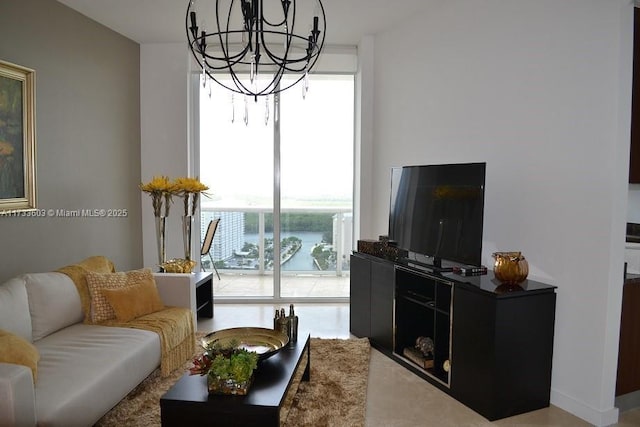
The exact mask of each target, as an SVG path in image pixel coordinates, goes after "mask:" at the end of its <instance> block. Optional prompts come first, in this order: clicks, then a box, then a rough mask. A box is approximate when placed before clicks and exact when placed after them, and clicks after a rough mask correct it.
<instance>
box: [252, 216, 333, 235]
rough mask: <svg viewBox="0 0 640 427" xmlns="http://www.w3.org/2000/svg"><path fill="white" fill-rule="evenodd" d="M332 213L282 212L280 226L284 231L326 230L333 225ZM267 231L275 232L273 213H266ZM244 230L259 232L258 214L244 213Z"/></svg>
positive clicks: (265, 224)
mask: <svg viewBox="0 0 640 427" xmlns="http://www.w3.org/2000/svg"><path fill="white" fill-rule="evenodd" d="M333 215H334V214H332V213H313V214H310V213H291V214H282V215H281V217H280V227H281V231H282V232H290V231H317V232H326V231H327V230H331V229H332V227H333ZM264 230H265V232H273V214H264ZM244 231H245V232H247V233H257V232H258V214H257V213H254V212H247V213H245V215H244Z"/></svg>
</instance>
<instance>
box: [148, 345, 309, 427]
mask: <svg viewBox="0 0 640 427" xmlns="http://www.w3.org/2000/svg"><path fill="white" fill-rule="evenodd" d="M310 368H311V354H310V335H308V334H307V336H306V339H305V338H302V337H301V338H299V339H298V342H297V343H295V345H293V346H288V347H286V348H283V349H282V350H280V351H279V352H278V353H276V354H275V355H273V356H271V357H270V358H268V359H267V360H263V361H262V362H260V365H259V366H258V369H257V370H256V372H255V376H254V381H253V384H252V385H251V388H250V389H249V393H248V394H247V395H246V396H213V395H212V396H209V393H208V391H207V380H206V377H203V376H200V375H189V373H185V374H184V375H183V376H182V378H180V380H178V382H177V383H176V384H175V385H174V386H173V387H171V388H170V389H169V391H167V393H165V394H164V396H162V398H160V412H161V419H162V426H163V427H172V426H176V427H182V426H185V425H211V424H212V423H214V424H215V425H216V426H218V425H220V426H247V425H260V426H261V427H262V426H272V427H279V426H280V421H281V416H282V412H283V411H288V407H287V405H290V404H291V399H288V398H287V397H290V396H292V395H293V394H294V393H295V391H296V390H297V388H298V384H299V382H300V380H304V381H309V380H310ZM289 392H291V393H289ZM288 393H289V395H288Z"/></svg>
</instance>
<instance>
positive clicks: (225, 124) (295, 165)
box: [199, 74, 354, 299]
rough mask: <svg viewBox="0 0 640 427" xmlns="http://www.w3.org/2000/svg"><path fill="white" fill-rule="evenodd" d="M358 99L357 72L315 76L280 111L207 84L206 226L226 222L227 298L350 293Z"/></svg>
mask: <svg viewBox="0 0 640 427" xmlns="http://www.w3.org/2000/svg"><path fill="white" fill-rule="evenodd" d="M285 78H286V77H285ZM353 100H354V77H353V75H339V74H319V75H312V76H310V81H309V91H308V93H307V94H306V96H305V97H303V96H302V93H301V88H300V87H299V85H298V86H294V87H293V88H290V89H288V90H286V91H284V92H282V93H281V94H280V96H279V101H278V103H279V106H278V105H274V96H270V97H269V98H268V99H265V98H264V97H261V98H258V101H257V102H256V101H254V99H253V98H248V99H245V98H244V97H243V96H241V95H237V94H236V95H233V96H232V94H231V92H230V91H228V90H226V89H224V88H221V87H219V86H218V85H215V84H214V85H212V86H211V87H210V86H209V85H207V86H206V87H202V86H201V91H200V115H199V121H200V130H199V133H200V138H199V139H200V145H199V147H200V150H199V151H200V156H199V157H200V178H201V180H202V181H203V182H204V183H205V184H207V185H208V186H209V187H210V188H211V190H210V193H211V194H210V197H209V198H204V199H203V200H202V229H203V231H204V230H206V226H207V224H208V222H209V221H210V220H211V219H213V218H217V217H219V218H221V221H220V224H219V228H218V231H217V233H216V238H215V239H214V244H213V247H212V252H211V253H212V258H213V260H214V262H215V264H216V267H217V269H218V271H220V273H221V274H222V277H223V280H221V281H220V283H219V286H220V288H219V289H217V295H218V297H220V298H225V297H229V298H234V297H236V298H271V297H276V298H296V299H301V298H342V297H344V298H346V297H348V296H349V289H348V272H349V263H348V261H349V252H350V250H351V247H352V241H351V239H352V227H351V219H352V216H351V215H352V205H353V200H352V194H353V138H354V136H353V135H354V130H353V126H354V107H353V102H354V101H353ZM207 260H208V257H207V258H204V259H203V264H204V266H205V268H209V269H210V268H211V266H209V265H207V264H208V261H207Z"/></svg>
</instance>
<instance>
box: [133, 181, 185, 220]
mask: <svg viewBox="0 0 640 427" xmlns="http://www.w3.org/2000/svg"><path fill="white" fill-rule="evenodd" d="M140 190H142V191H144V192H145V193H149V196H151V201H152V203H153V215H154V216H157V217H160V216H162V205H163V202H164V216H165V217H166V216H169V208H170V206H171V202H172V196H173V195H174V194H177V193H176V186H175V184H174V183H173V182H171V181H169V178H168V177H166V176H162V175H161V176H154V177H153V179H152V180H151V181H150V182H148V183H146V184H143V183H140Z"/></svg>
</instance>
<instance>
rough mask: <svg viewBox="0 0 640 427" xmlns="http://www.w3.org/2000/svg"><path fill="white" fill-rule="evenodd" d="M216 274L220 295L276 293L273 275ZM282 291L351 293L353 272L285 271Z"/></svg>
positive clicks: (287, 294) (325, 294)
mask: <svg viewBox="0 0 640 427" xmlns="http://www.w3.org/2000/svg"><path fill="white" fill-rule="evenodd" d="M216 279H217V278H216V277H215V274H214V281H213V295H215V296H216V297H223V298H224V297H265V296H272V295H273V276H271V275H264V276H259V275H257V274H239V273H235V274H228V273H225V274H221V275H220V280H216ZM280 289H281V295H282V296H283V297H285V298H301V297H319V298H324V297H339V298H348V297H349V273H348V272H345V273H344V274H343V275H342V276H340V277H338V276H335V275H327V276H319V275H314V274H311V273H309V274H292V275H283V277H282V279H281V283H280Z"/></svg>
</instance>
